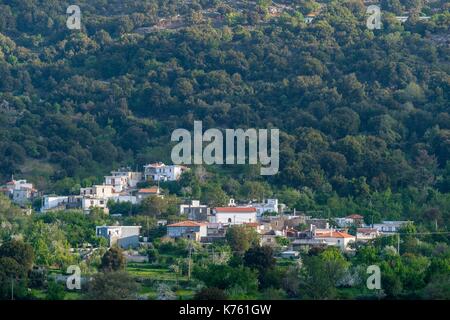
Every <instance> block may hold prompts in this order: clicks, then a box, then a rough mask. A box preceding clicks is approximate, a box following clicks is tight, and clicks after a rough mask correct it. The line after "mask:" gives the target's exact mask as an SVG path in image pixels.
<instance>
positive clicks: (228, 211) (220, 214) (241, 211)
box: [209, 207, 257, 225]
mask: <svg viewBox="0 0 450 320" xmlns="http://www.w3.org/2000/svg"><path fill="white" fill-rule="evenodd" d="M256 213H257V212H256V208H254V207H217V208H214V209H213V213H212V215H210V217H209V221H210V222H212V223H222V224H224V225H235V224H238V225H239V224H244V223H249V222H256Z"/></svg>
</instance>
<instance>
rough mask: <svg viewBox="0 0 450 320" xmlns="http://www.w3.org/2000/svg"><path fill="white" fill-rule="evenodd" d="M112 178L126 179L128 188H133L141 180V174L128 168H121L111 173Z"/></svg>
mask: <svg viewBox="0 0 450 320" xmlns="http://www.w3.org/2000/svg"><path fill="white" fill-rule="evenodd" d="M111 176H113V177H124V176H125V177H127V181H128V187H130V188H135V187H136V185H137V184H138V183H139V182H141V181H142V180H143V175H142V172H137V171H131V170H130V169H129V168H121V169H118V170H115V171H111Z"/></svg>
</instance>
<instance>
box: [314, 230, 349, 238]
mask: <svg viewBox="0 0 450 320" xmlns="http://www.w3.org/2000/svg"><path fill="white" fill-rule="evenodd" d="M316 238H353V236H352V235H350V234H348V233H345V232H341V231H322V232H319V233H316Z"/></svg>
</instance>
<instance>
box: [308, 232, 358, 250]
mask: <svg viewBox="0 0 450 320" xmlns="http://www.w3.org/2000/svg"><path fill="white" fill-rule="evenodd" d="M313 239H314V240H319V241H320V240H322V241H324V242H325V243H326V244H327V245H328V246H336V247H339V248H340V249H341V250H342V251H347V250H349V244H350V243H351V242H355V241H356V238H355V237H354V236H352V235H350V234H348V233H346V232H343V231H336V230H333V229H320V230H319V229H318V230H315V231H314V235H313Z"/></svg>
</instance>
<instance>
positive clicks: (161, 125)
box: [0, 0, 450, 229]
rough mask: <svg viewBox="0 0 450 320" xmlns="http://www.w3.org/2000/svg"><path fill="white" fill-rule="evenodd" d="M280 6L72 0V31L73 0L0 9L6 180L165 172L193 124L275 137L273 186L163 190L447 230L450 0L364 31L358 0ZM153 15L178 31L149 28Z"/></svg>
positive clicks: (267, 181) (264, 182) (212, 182)
mask: <svg viewBox="0 0 450 320" xmlns="http://www.w3.org/2000/svg"><path fill="white" fill-rule="evenodd" d="M281 2H283V3H284V4H286V5H287V8H288V9H286V10H285V11H284V12H282V13H281V14H279V15H276V16H274V15H272V14H270V12H269V10H268V7H269V5H270V4H271V1H269V0H259V1H256V2H251V1H218V0H216V1H206V0H204V1H201V0H200V1H175V0H172V1H163V0H160V1H158V0H145V1H132V0H121V1H84V0H83V1H82V0H80V1H77V4H78V5H79V6H80V8H81V12H82V30H69V29H68V28H67V27H66V20H67V17H68V15H67V14H66V9H67V7H68V6H69V5H70V4H73V3H69V1H55V0H0V75H1V76H0V137H1V139H0V159H1V160H0V178H1V180H2V181H6V180H7V179H9V178H10V176H11V174H15V175H16V176H20V177H24V178H27V179H29V180H31V181H33V182H34V183H35V184H36V185H37V186H38V188H39V189H40V190H43V191H45V192H57V193H60V194H68V193H76V192H77V187H79V186H85V185H89V184H91V183H92V182H96V181H101V180H100V179H101V176H102V175H104V174H106V173H108V171H110V170H111V169H113V168H116V167H117V166H119V165H129V166H131V167H133V168H136V167H138V168H139V167H140V168H141V166H142V165H143V164H145V163H148V162H152V161H164V162H170V150H171V146H172V145H171V143H170V135H171V132H172V131H173V130H174V129H176V128H186V129H191V128H192V126H193V122H194V120H202V121H203V124H204V127H207V128H250V127H252V128H279V129H280V131H281V137H280V139H281V141H280V142H281V150H280V153H281V158H280V172H279V174H278V175H276V176H273V177H266V178H262V177H260V176H259V174H258V172H259V170H257V168H253V167H247V166H237V167H227V166H224V167H222V168H214V167H212V168H211V167H208V168H197V169H198V170H194V173H195V174H193V175H191V176H190V177H188V178H189V179H184V180H183V181H182V184H180V185H179V186H167V187H168V188H169V189H171V191H173V193H175V194H178V195H190V196H199V197H201V198H202V200H206V201H208V202H209V203H211V204H217V203H221V202H222V201H224V199H225V198H226V197H225V195H226V196H233V197H236V198H238V199H239V198H242V199H244V198H246V199H249V198H261V197H267V196H269V195H272V194H274V195H276V196H278V197H279V198H280V199H281V200H282V201H283V202H285V203H286V204H288V205H289V206H290V207H291V208H294V207H295V208H297V209H299V210H304V211H315V212H318V215H330V214H331V215H339V214H345V213H350V212H359V213H361V214H363V215H364V216H366V217H371V218H373V217H375V220H380V219H382V218H390V219H401V218H403V219H413V220H415V221H417V222H419V223H422V224H421V225H422V226H423V227H424V228H431V227H433V228H434V227H435V226H436V225H437V226H438V228H440V229H446V228H447V227H446V226H448V225H449V223H450V216H449V212H450V161H449V159H450V105H449V101H450V99H449V98H450V75H449V71H450V63H449V53H450V48H449V40H450V39H449V25H450V13H449V6H448V3H446V1H434V2H429V1H423V0H404V1H403V0H382V1H380V4H381V9H382V10H383V16H382V17H383V20H382V23H383V26H382V29H381V30H373V31H371V30H368V29H367V27H366V6H365V5H364V4H363V1H358V0H351V1H319V2H320V3H318V2H315V1H310V0H295V1H280V2H279V3H281ZM319 8H320V9H319ZM317 11H320V13H319V14H318V15H317V17H316V18H315V19H314V20H313V22H312V23H310V24H307V23H305V21H304V19H303V17H304V16H306V15H307V14H308V13H311V12H317ZM405 11H407V12H408V15H409V16H410V19H408V21H407V22H405V23H400V22H399V21H397V20H396V19H395V15H401V14H403V13H404V12H405ZM420 15H428V16H431V19H429V20H423V19H419V17H420ZM161 19H165V20H164V21H171V22H173V21H175V22H177V23H173V25H175V27H171V24H170V23H169V24H163V27H161V28H159V29H158V30H156V31H155V30H154V29H151V27H152V26H155V25H161V21H162V20H161ZM164 26H166V27H164ZM143 28H144V29H146V28H147V29H148V28H150V29H151V30H153V31H149V32H142V29H143ZM205 170H206V171H205Z"/></svg>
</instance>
